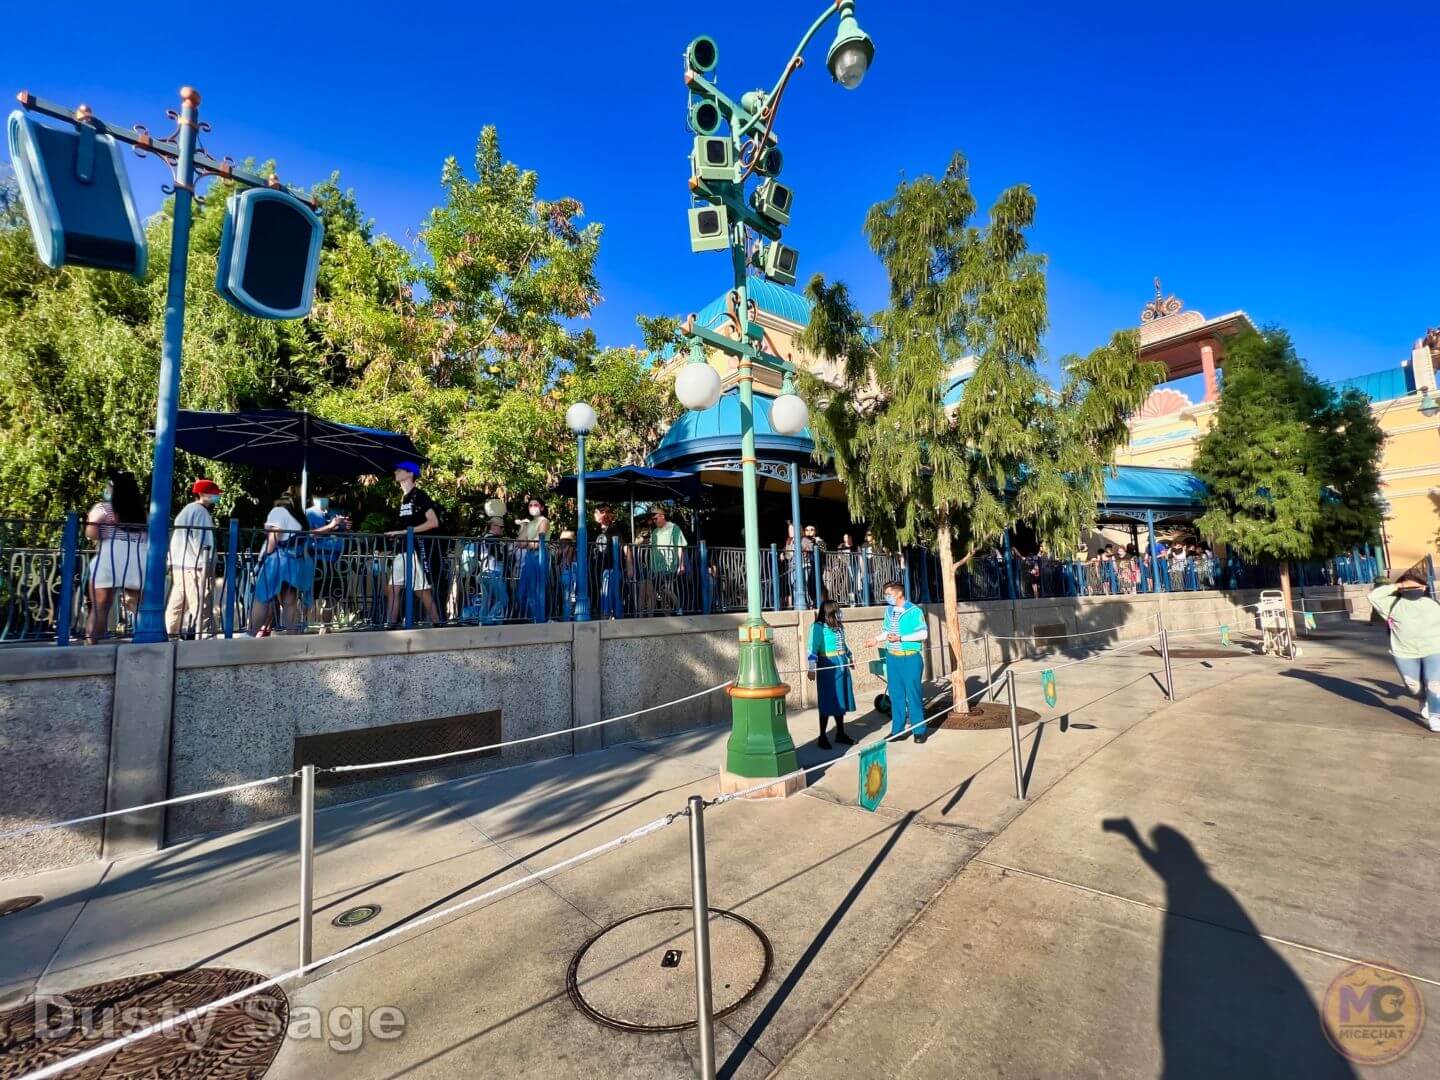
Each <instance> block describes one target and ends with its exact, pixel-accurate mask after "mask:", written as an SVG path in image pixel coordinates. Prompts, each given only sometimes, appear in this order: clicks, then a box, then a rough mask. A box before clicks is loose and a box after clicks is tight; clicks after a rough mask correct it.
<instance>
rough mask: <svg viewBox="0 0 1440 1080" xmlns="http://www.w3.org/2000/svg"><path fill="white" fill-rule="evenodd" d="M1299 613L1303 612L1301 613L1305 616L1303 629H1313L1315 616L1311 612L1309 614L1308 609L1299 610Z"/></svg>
mask: <svg viewBox="0 0 1440 1080" xmlns="http://www.w3.org/2000/svg"><path fill="white" fill-rule="evenodd" d="M1301 614H1303V615H1304V616H1305V629H1306V630H1314V629H1315V616H1314V615H1312V614H1311V613H1310V612H1308V611H1305V612H1301Z"/></svg>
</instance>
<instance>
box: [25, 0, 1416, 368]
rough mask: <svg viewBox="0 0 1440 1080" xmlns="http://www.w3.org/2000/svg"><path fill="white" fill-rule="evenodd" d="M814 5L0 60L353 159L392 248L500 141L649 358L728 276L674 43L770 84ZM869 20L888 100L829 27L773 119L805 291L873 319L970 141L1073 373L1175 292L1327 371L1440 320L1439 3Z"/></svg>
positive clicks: (355, 8)
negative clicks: (692, 193) (708, 245)
mask: <svg viewBox="0 0 1440 1080" xmlns="http://www.w3.org/2000/svg"><path fill="white" fill-rule="evenodd" d="M707 7H713V8H714V9H715V10H719V5H713V6H707ZM820 8H821V0H805V2H799V0H773V2H771V3H769V4H765V5H756V4H744V5H735V6H734V10H737V11H742V10H743V11H745V12H747V13H750V14H751V18H752V21H751V27H750V28H751V30H752V31H753V33H747V32H746V31H745V30H744V29H742V28H741V27H739V26H737V25H735V24H730V25H727V24H726V23H724V22H723V21H721V19H719V18H718V17H716V16H715V15H710V14H702V13H701V11H702V6H701V5H687V4H682V3H678V2H675V0H653V2H648V3H633V2H630V3H595V2H594V0H589V2H585V3H580V2H570V0H566V2H559V0H548V2H543V3H541V2H531V3H523V4H522V3H511V2H506V0H487V2H485V3H474V2H467V3H463V4H462V3H443V4H442V3H429V4H425V3H408V4H406V3H400V4H396V3H385V4H381V3H377V2H374V0H355V2H353V3H349V4H344V5H340V4H332V5H326V4H297V3H293V2H290V3H284V4H280V3H273V2H270V0H260V2H255V3H251V4H249V5H216V4H198V5H184V6H177V5H175V4H173V3H166V4H150V3H146V4H141V3H134V2H130V3H126V2H124V0H116V2H110V3H103V4H102V3H94V2H90V0H86V2H81V3H71V4H68V5H65V6H64V9H63V11H60V10H56V11H54V12H49V11H47V10H46V6H45V5H25V6H19V7H15V8H14V9H13V10H11V11H9V12H8V13H7V18H6V20H5V23H6V26H5V32H4V34H3V35H0V71H3V72H4V73H5V82H6V83H9V84H12V85H10V86H9V88H8V90H9V91H14V90H19V89H21V88H22V87H24V88H27V89H29V90H31V91H32V92H34V93H37V94H40V95H41V96H44V97H47V98H51V99H54V100H57V101H60V102H62V103H64V104H74V103H78V102H80V101H84V102H86V103H88V104H90V105H91V106H92V108H94V110H95V112H96V114H97V115H99V116H100V117H102V118H103V119H106V120H109V121H110V122H112V123H120V124H127V125H128V124H132V123H136V122H144V123H147V124H149V125H150V126H151V128H152V129H156V130H159V129H162V128H163V125H164V118H163V113H164V110H165V109H166V108H168V107H173V106H174V104H175V102H176V91H177V88H178V87H179V86H180V85H181V84H182V83H189V84H193V85H194V86H196V87H197V88H198V89H200V91H201V92H202V94H203V95H204V104H203V106H202V116H203V117H204V118H205V119H207V120H209V121H210V122H211V123H213V125H214V132H213V133H212V134H211V135H209V136H208V137H207V139H206V142H207V146H208V148H209V149H210V150H211V151H212V152H213V153H215V154H216V155H217V156H218V155H221V154H230V155H232V156H234V157H236V158H242V157H245V156H248V155H253V156H256V157H260V158H266V157H271V158H274V159H275V160H276V161H277V162H278V164H279V167H280V174H281V176H282V178H283V179H284V180H285V181H286V182H287V183H292V184H300V185H308V184H310V183H313V182H315V181H317V180H319V179H322V178H324V177H325V176H327V175H328V174H329V173H330V171H331V170H332V169H338V170H339V171H340V173H341V176H342V180H343V181H344V182H345V183H346V184H347V185H349V186H352V187H353V188H354V189H355V191H356V193H357V194H358V196H359V198H360V201H361V204H362V206H363V207H364V209H365V211H366V212H367V213H368V214H369V215H371V216H372V217H373V218H374V219H375V221H376V223H377V226H378V227H379V228H380V229H381V230H383V231H385V232H387V233H389V234H391V235H392V236H395V237H397V238H404V237H406V236H413V233H414V230H415V228H416V226H417V225H418V223H419V222H420V220H421V219H422V217H423V216H424V214H425V212H426V210H427V209H428V208H429V207H430V206H432V205H434V203H435V201H436V200H437V199H438V198H439V196H440V191H439V185H438V181H439V176H440V165H441V162H442V160H443V159H444V158H445V156H446V155H448V154H455V155H458V156H459V157H460V159H461V160H462V161H468V160H469V159H470V157H471V156H472V153H473V146H474V140H475V136H476V134H477V133H478V132H479V129H480V127H481V125H483V124H485V123H494V124H496V125H498V126H499V129H500V133H501V139H502V147H503V149H504V152H505V153H506V155H507V156H508V157H510V158H511V159H513V160H515V161H517V162H519V163H520V164H522V165H524V166H526V167H530V168H534V169H537V170H538V171H539V173H540V176H541V184H542V192H543V193H544V194H548V195H550V196H556V195H562V194H568V195H573V196H575V197H577V198H579V199H580V200H581V201H582V202H583V203H584V205H585V208H586V211H587V215H588V216H589V217H590V218H591V219H593V220H597V221H601V222H603V223H604V224H605V230H606V231H605V240H604V242H603V245H602V254H601V261H600V276H601V283H602V287H603V291H604V296H605V302H604V304H603V305H602V306H601V307H600V309H599V310H598V311H597V312H596V314H595V317H594V320H593V321H594V325H595V328H596V331H597V333H598V334H599V336H600V338H601V340H602V341H604V342H607V343H616V344H624V343H629V342H632V341H635V340H636V339H637V334H636V332H635V330H634V327H633V317H634V315H635V313H636V312H646V313H674V314H681V313H684V312H686V311H689V310H694V309H695V308H698V307H700V306H701V305H702V304H704V303H705V302H706V301H707V300H709V299H710V298H711V297H713V296H715V295H717V294H718V293H719V292H721V291H722V290H723V289H724V288H725V285H726V282H727V279H728V264H727V262H726V260H725V258H724V257H723V256H720V255H692V254H691V252H690V250H689V245H688V241H687V235H688V234H687V231H686V230H687V227H686V219H685V209H686V206H687V205H688V203H687V199H686V190H685V181H686V179H687V176H688V166H687V164H686V152H687V146H688V139H689V136H688V134H687V131H686V128H685V125H684V104H685V95H684V91H683V86H682V83H681V81H680V78H681V58H680V54H681V50H682V49H683V47H684V45H685V44H686V42H687V41H689V39H690V38H691V37H693V36H694V35H695V34H697V33H701V32H705V33H709V34H711V35H712V36H714V37H715V38H716V39H717V41H718V42H719V46H720V69H719V79H720V84H721V86H722V87H724V88H725V89H727V90H729V91H731V92H732V93H733V94H738V93H740V92H742V91H743V90H746V89H749V88H751V87H754V86H759V85H762V84H763V85H766V86H768V85H770V84H771V83H772V82H773V80H774V78H775V77H776V75H777V74H778V70H779V68H780V66H781V65H782V64H783V63H784V61H785V60H786V58H787V57H788V56H789V52H790V49H791V48H792V47H793V45H794V43H795V41H796V39H798V37H799V35H800V33H801V32H802V31H803V29H804V28H805V26H806V25H808V23H809V20H810V19H811V18H812V17H813V16H814V15H815V14H816V13H818V11H819V10H820ZM759 11H763V12H764V14H763V15H760V16H755V15H754V13H756V12H759ZM181 12H183V15H184V19H185V22H184V26H185V29H186V31H187V37H188V40H189V42H190V43H192V44H193V45H194V46H195V51H194V55H192V56H189V57H186V56H185V55H184V52H183V50H182V49H181V48H179V47H177V44H176V42H175V41H174V38H173V33H174V30H175V28H176V27H177V25H178V24H177V21H176V19H177V14H178V13H181ZM857 13H858V15H859V18H860V22H861V24H862V25H863V26H864V27H865V28H866V29H867V30H868V31H869V33H870V34H871V35H872V37H873V38H874V39H875V42H876V49H877V55H876V60H875V65H874V67H873V68H872V70H871V72H870V74H869V76H868V77H867V78H866V80H865V82H864V84H863V85H862V86H861V87H860V88H859V89H858V90H856V91H854V92H853V93H847V92H845V91H843V90H841V89H840V88H839V87H838V86H837V85H835V84H832V83H831V82H830V79H829V76H828V74H827V73H826V71H825V69H824V49H825V47H826V46H827V45H828V36H825V35H823V32H822V38H821V39H820V40H818V41H817V42H816V43H815V45H814V46H812V52H811V54H810V55H809V57H808V60H809V63H808V64H807V66H806V67H805V69H804V70H802V71H801V72H800V73H799V74H798V75H797V77H796V80H795V82H794V83H793V85H792V88H791V90H790V91H789V93H788V94H787V96H786V99H785V103H784V106H783V108H782V110H781V114H780V123H779V126H778V131H779V133H780V137H781V140H782V145H783V147H784V149H785V152H786V168H785V180H786V181H787V182H788V183H790V184H791V185H792V186H793V187H794V188H795V189H796V192H797V195H796V202H795V212H794V217H793V219H792V220H793V224H792V226H791V227H790V229H789V231H788V234H787V238H788V240H789V242H790V243H792V244H793V245H794V246H795V247H797V248H798V249H799V250H800V253H801V280H802V283H803V281H804V280H805V278H808V276H809V275H810V273H812V272H814V271H821V272H823V273H825V274H826V275H827V276H831V277H840V278H844V279H846V280H848V281H849V282H850V283H851V285H852V287H853V288H854V290H855V292H856V294H857V296H858V297H859V298H860V300H861V301H862V302H863V304H864V305H865V306H866V307H867V308H875V307H879V306H881V305H882V304H883V301H884V283H883V280H882V278H881V276H880V274H879V271H878V267H877V265H876V263H875V261H874V259H873V257H872V256H871V255H870V253H869V251H868V249H867V247H866V244H865V241H864V238H863V236H862V235H861V231H860V224H861V220H862V218H863V215H864V212H865V210H866V208H867V207H868V206H869V205H870V204H871V203H872V202H875V201H877V200H879V199H881V198H884V197H885V196H886V195H887V194H889V192H890V191H891V190H892V189H893V187H894V184H895V182H896V180H897V179H898V178H899V177H900V176H901V175H902V174H908V175H912V176H913V175H917V174H920V173H923V172H928V171H936V170H939V169H941V168H943V167H944V165H945V162H946V161H947V160H948V158H949V156H950V154H951V152H952V151H953V150H955V149H960V150H963V151H964V153H965V154H966V155H967V156H968V157H969V159H970V162H971V167H972V175H973V178H974V182H975V185H976V188H977V192H978V194H979V196H980V198H981V201H982V203H985V204H987V205H988V202H989V201H990V200H991V199H992V198H993V197H994V195H995V194H996V193H997V192H998V191H999V190H1001V189H1002V188H1003V187H1004V186H1006V185H1008V184H1011V183H1018V182H1024V183H1028V184H1030V185H1032V187H1033V188H1034V189H1035V192H1036V194H1037V196H1038V199H1039V224H1038V227H1037V228H1036V230H1035V235H1034V239H1035V245H1036V247H1037V249H1038V250H1040V251H1043V252H1045V253H1046V254H1047V255H1048V256H1049V258H1050V296H1051V323H1052V329H1051V332H1050V334H1049V338H1048V348H1049V350H1050V353H1051V356H1052V358H1053V357H1059V356H1060V355H1062V354H1064V353H1066V352H1069V351H1074V350H1084V349H1088V348H1090V347H1091V346H1093V345H1095V344H1096V343H1098V342H1100V341H1102V340H1103V339H1104V338H1105V337H1107V336H1108V334H1109V332H1110V331H1111V330H1112V329H1114V328H1116V327H1120V326H1128V325H1134V324H1135V323H1136V321H1137V318H1138V315H1139V311H1140V308H1141V306H1142V305H1143V304H1144V302H1145V301H1146V300H1148V299H1149V297H1150V295H1151V293H1152V291H1153V289H1152V285H1151V278H1152V277H1153V276H1154V275H1156V274H1158V275H1160V276H1161V277H1162V278H1163V280H1164V285H1165V291H1166V292H1167V293H1169V292H1172V291H1173V292H1175V293H1177V294H1179V295H1180V296H1181V297H1182V299H1184V300H1185V302H1186V304H1187V306H1190V307H1194V308H1198V309H1199V310H1201V311H1203V312H1204V313H1206V314H1207V315H1216V314H1220V313H1222V312H1226V311H1230V310H1233V309H1236V308H1243V309H1244V310H1245V311H1247V312H1248V313H1249V314H1250V315H1251V317H1252V318H1254V319H1255V320H1256V322H1259V323H1271V322H1273V323H1279V324H1282V325H1284V326H1286V327H1287V328H1289V329H1290V330H1291V332H1292V333H1293V335H1294V337H1295V339H1296V341H1297V343H1298V345H1299V347H1300V351H1301V353H1302V355H1305V356H1306V357H1308V358H1309V360H1310V361H1311V364H1312V366H1313V367H1314V368H1315V370H1316V371H1317V372H1318V373H1319V374H1321V375H1322V376H1325V377H1328V378H1334V377H1340V376H1344V375H1346V374H1356V373H1361V372H1365V371H1371V370H1377V369H1380V368H1383V367H1387V366H1391V365H1393V364H1396V363H1398V362H1399V361H1400V360H1401V359H1402V358H1405V357H1407V356H1408V355H1409V348H1410V344H1411V342H1412V341H1413V340H1414V339H1415V338H1416V337H1418V336H1419V335H1420V334H1421V333H1423V332H1424V330H1425V328H1426V327H1427V326H1433V325H1437V324H1440V138H1437V122H1440V81H1437V80H1436V78H1435V66H1434V65H1435V56H1436V54H1435V50H1436V47H1437V46H1436V42H1437V40H1440V5H1437V4H1436V3H1435V2H1434V0H1399V2H1392V3H1386V4H1361V3H1355V2H1353V0H1317V2H1310V3H1296V2H1291V0H1260V2H1256V0H1248V2H1245V3H1240V2H1230V0H1209V2H1193V3H1173V4H1168V5H1167V4H1157V3H1153V2H1147V3H1108V4H1076V3H1073V2H1065V3H1060V2H1057V0H1036V2H1032V3H1027V4H994V3H990V4H974V5H962V4H950V3H924V2H903V3H902V2H898V0H885V2H881V0H860V3H859V7H858V12H857ZM42 43H43V44H42ZM131 177H132V181H133V183H134V185H135V187H136V189H137V190H136V194H137V198H139V200H140V201H141V203H142V208H143V209H144V210H145V211H146V212H151V211H153V210H154V209H155V208H156V207H157V206H158V205H159V200H160V193H159V185H160V183H161V182H162V180H163V179H164V178H165V177H164V174H163V171H162V170H161V168H160V167H159V166H158V165H157V164H155V163H154V162H153V161H151V162H148V163H147V162H141V161H138V160H137V161H134V163H133V167H132V171H131Z"/></svg>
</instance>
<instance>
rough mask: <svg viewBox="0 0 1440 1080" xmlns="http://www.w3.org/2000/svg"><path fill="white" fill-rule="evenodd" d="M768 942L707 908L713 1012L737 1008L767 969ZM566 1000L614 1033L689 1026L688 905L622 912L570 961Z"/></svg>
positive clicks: (739, 919) (751, 927)
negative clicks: (623, 914) (708, 910)
mask: <svg viewBox="0 0 1440 1080" xmlns="http://www.w3.org/2000/svg"><path fill="white" fill-rule="evenodd" d="M773 960H774V954H773V952H772V950H771V948H770V939H769V938H767V937H766V936H765V933H764V931H762V930H761V929H760V928H759V927H758V926H756V925H755V924H754V923H753V922H751V921H750V920H749V919H747V918H745V917H744V916H742V915H737V914H735V913H734V912H733V911H724V910H722V909H720V908H711V909H710V982H711V986H712V987H713V994H714V999H715V1016H716V1018H717V1019H718V1018H719V1017H722V1016H725V1015H727V1014H728V1013H731V1012H733V1011H734V1010H735V1009H737V1008H739V1007H740V1006H741V1005H742V1004H743V1003H744V1002H745V1001H747V1000H748V999H749V998H750V997H751V996H752V995H753V994H754V993H755V992H756V991H757V990H759V989H760V987H761V986H763V985H764V983H765V979H766V978H767V977H768V976H769V974H770V965H771V963H772V962H773ZM565 989H566V990H567V991H568V992H569V994H570V1000H571V1001H572V1002H574V1003H575V1007H576V1008H577V1009H579V1010H580V1011H581V1012H582V1013H584V1014H585V1015H586V1016H588V1017H589V1018H590V1019H591V1020H594V1021H595V1022H596V1023H597V1024H604V1025H605V1026H606V1027H612V1028H618V1029H619V1030H620V1031H684V1030H685V1029H686V1028H691V1027H694V1026H695V936H694V922H693V920H692V918H691V914H690V908H688V907H662V908H654V909H652V910H650V911H641V912H638V913H637V914H634V915H627V916H626V917H625V918H623V919H621V920H620V921H619V922H616V923H612V924H611V925H610V926H607V927H605V929H603V930H601V931H600V932H599V933H598V934H596V935H595V936H594V937H592V938H591V939H590V940H589V941H587V942H585V944H584V945H581V946H580V949H579V951H578V952H576V954H575V956H574V958H573V959H572V960H571V961H570V970H569V972H567V974H566V976H565Z"/></svg>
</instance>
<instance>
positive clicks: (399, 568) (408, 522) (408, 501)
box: [385, 461, 440, 627]
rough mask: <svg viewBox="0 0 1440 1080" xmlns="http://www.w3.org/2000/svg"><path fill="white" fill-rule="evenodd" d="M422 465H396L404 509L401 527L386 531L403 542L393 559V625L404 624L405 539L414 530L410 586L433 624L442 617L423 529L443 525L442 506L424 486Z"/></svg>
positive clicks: (389, 615)
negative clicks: (421, 488)
mask: <svg viewBox="0 0 1440 1080" xmlns="http://www.w3.org/2000/svg"><path fill="white" fill-rule="evenodd" d="M419 479H420V466H419V465H417V464H415V462H413V461H402V462H400V464H399V465H396V466H395V483H396V484H398V485H399V486H400V509H399V512H398V513H397V514H396V517H395V524H396V525H397V526H398V527H397V528H394V529H391V530H390V531H389V532H387V533H386V534H385V535H386V536H388V537H391V538H392V539H395V540H398V541H401V542H402V546H401V547H400V553H399V554H398V555H396V556H395V558H394V559H393V560H392V561H391V563H390V587H389V589H388V590H386V591H387V592H388V594H389V604H388V606H387V611H386V621H387V622H388V623H389V625H390V626H392V627H393V626H398V625H399V624H400V618H401V614H402V612H403V608H404V598H405V574H406V569H405V548H404V546H403V541H404V539H405V536H406V534H407V533H409V532H411V531H412V530H413V532H414V534H415V546H414V549H413V550H412V552H411V556H410V569H409V573H410V590H411V592H412V593H414V595H415V599H416V600H417V601H418V602H419V604H420V616H421V618H422V619H424V620H426V621H428V622H429V623H430V624H431V625H434V624H435V623H438V622H439V621H440V615H439V613H438V611H437V610H436V608H435V595H434V592H433V591H432V586H431V581H430V560H429V558H428V557H427V556H428V552H427V550H426V545H425V542H424V541H422V540H421V539H420V534H421V533H427V532H434V531H435V530H436V529H438V528H440V506H439V504H438V503H436V501H435V500H434V499H432V498H431V497H430V496H429V495H427V494H426V493H425V492H423V491H421V490H420V487H419V485H418V484H417V481H418V480H419Z"/></svg>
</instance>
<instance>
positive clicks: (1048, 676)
mask: <svg viewBox="0 0 1440 1080" xmlns="http://www.w3.org/2000/svg"><path fill="white" fill-rule="evenodd" d="M1040 689H1042V690H1044V691H1045V704H1046V705H1049V706H1050V708H1052V709H1053V708H1054V707H1055V702H1056V701H1057V700H1059V697H1060V695H1059V693H1058V692H1057V691H1056V690H1055V672H1053V671H1051V670H1050V669H1049V668H1046V669H1045V670H1044V671H1042V672H1040Z"/></svg>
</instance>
